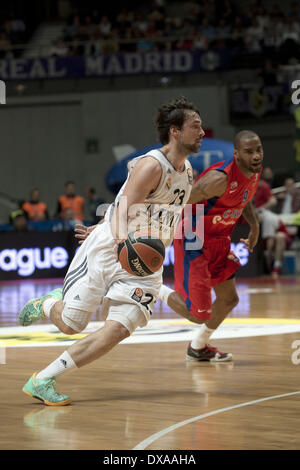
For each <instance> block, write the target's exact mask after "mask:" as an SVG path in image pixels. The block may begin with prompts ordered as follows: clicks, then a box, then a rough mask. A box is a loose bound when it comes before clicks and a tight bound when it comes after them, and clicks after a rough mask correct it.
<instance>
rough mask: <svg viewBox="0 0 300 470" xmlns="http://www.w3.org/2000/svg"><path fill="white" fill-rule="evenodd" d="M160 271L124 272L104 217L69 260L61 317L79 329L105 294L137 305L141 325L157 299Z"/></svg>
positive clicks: (117, 300) (160, 279)
mask: <svg viewBox="0 0 300 470" xmlns="http://www.w3.org/2000/svg"><path fill="white" fill-rule="evenodd" d="M162 272H163V268H161V269H160V270H159V271H158V272H156V273H154V274H151V275H150V276H147V277H138V276H132V275H131V274H129V273H127V271H125V270H124V269H123V268H122V267H121V264H120V263H119V261H118V258H117V245H116V243H115V240H114V239H113V236H112V233H111V229H110V222H108V221H105V222H103V223H102V224H100V225H98V226H97V227H96V228H95V229H94V230H93V231H92V232H91V234H90V235H89V236H88V238H87V239H86V240H85V241H84V242H83V244H82V245H81V246H80V248H79V250H78V251H77V253H76V255H75V256H74V258H73V260H72V262H71V265H70V267H69V270H68V272H67V274H66V277H65V279H64V285H63V302H64V312H63V319H64V321H65V323H66V324H68V325H69V326H70V327H72V328H74V326H76V325H79V326H77V328H74V329H75V330H77V331H80V330H82V329H83V328H84V327H85V326H86V325H87V323H88V322H89V321H90V320H91V318H92V316H93V314H94V313H95V312H96V310H97V309H98V307H99V305H100V304H101V303H102V301H103V298H104V297H108V298H109V299H112V300H113V301H116V302H117V303H120V305H121V304H133V305H135V306H137V307H138V308H139V310H140V311H141V312H142V313H143V315H142V321H141V322H140V323H141V325H140V326H144V325H145V324H147V322H148V321H149V319H150V316H151V314H152V310H153V307H154V304H155V302H156V300H157V296H158V293H159V289H160V287H161V284H162ZM114 310H115V308H114ZM119 310H120V312H122V310H123V309H119ZM130 310H132V309H131V308H130ZM121 315H122V313H121ZM64 317H65V318H64ZM72 318H73V319H74V321H72ZM108 319H110V315H108Z"/></svg>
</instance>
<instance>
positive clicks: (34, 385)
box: [22, 372, 72, 406]
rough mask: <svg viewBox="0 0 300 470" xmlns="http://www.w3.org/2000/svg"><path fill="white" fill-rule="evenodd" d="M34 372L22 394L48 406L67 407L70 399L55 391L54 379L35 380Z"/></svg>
mask: <svg viewBox="0 0 300 470" xmlns="http://www.w3.org/2000/svg"><path fill="white" fill-rule="evenodd" d="M36 375H37V372H35V373H34V374H33V375H32V376H31V377H30V379H29V380H28V382H27V383H26V384H25V385H24V387H23V389H22V390H23V392H24V393H26V395H29V396H30V397H32V398H37V399H38V400H41V401H43V402H44V404H45V405H48V406H64V405H69V403H71V401H72V399H71V398H70V397H68V395H63V394H61V393H57V391H56V390H55V385H56V381H55V378H54V377H52V378H51V379H37V378H36Z"/></svg>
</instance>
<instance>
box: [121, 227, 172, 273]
mask: <svg viewBox="0 0 300 470" xmlns="http://www.w3.org/2000/svg"><path fill="white" fill-rule="evenodd" d="M164 257H165V246H164V244H163V242H162V241H161V240H160V239H159V238H156V237H150V236H149V235H148V233H147V232H145V231H136V232H132V233H130V234H129V235H128V238H127V239H126V240H124V241H123V242H122V243H120V244H119V246H118V259H119V261H120V263H121V266H122V268H123V269H125V270H126V271H127V272H128V273H129V274H132V275H133V276H139V277H145V276H149V275H150V274H153V273H155V272H156V271H158V270H159V269H160V268H161V266H162V264H163V262H164Z"/></svg>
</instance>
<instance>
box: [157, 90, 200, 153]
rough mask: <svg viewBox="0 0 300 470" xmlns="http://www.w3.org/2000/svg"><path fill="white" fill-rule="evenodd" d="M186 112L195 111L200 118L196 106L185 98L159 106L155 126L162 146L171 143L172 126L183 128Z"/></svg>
mask: <svg viewBox="0 0 300 470" xmlns="http://www.w3.org/2000/svg"><path fill="white" fill-rule="evenodd" d="M186 111H195V112H196V113H197V114H199V116H200V113H199V111H198V109H197V108H196V107H195V105H194V104H193V103H192V102H191V101H188V100H187V98H185V97H184V96H181V97H180V98H176V99H172V100H170V101H168V102H167V103H164V104H162V105H161V106H159V108H158V109H157V114H156V116H155V118H154V124H155V127H156V130H157V133H158V137H159V140H160V142H161V143H162V144H164V145H165V144H167V143H168V142H169V138H170V136H169V132H170V127H171V126H176V127H178V128H179V129H181V128H182V126H183V123H184V121H185V119H186Z"/></svg>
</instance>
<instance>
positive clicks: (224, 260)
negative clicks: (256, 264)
mask: <svg viewBox="0 0 300 470" xmlns="http://www.w3.org/2000/svg"><path fill="white" fill-rule="evenodd" d="M230 243H231V240H230V238H229V237H225V238H215V239H210V240H207V239H206V240H205V245H204V246H203V248H202V249H201V250H186V249H185V245H186V239H185V238H184V239H175V240H174V251H175V263H174V277H175V285H174V289H175V291H176V292H179V294H180V295H181V296H182V298H183V300H184V301H185V303H186V306H187V308H188V310H189V312H190V313H191V314H192V315H194V316H195V317H197V318H200V319H201V320H204V321H206V320H209V318H210V314H211V308H212V299H211V288H212V287H214V286H217V285H218V284H221V283H222V282H224V281H226V280H227V279H229V278H230V277H231V276H232V275H233V274H234V273H235V272H236V270H237V269H238V268H239V267H240V266H241V264H240V261H239V259H238V258H237V257H236V255H235V254H234V253H233V252H232V251H230Z"/></svg>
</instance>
